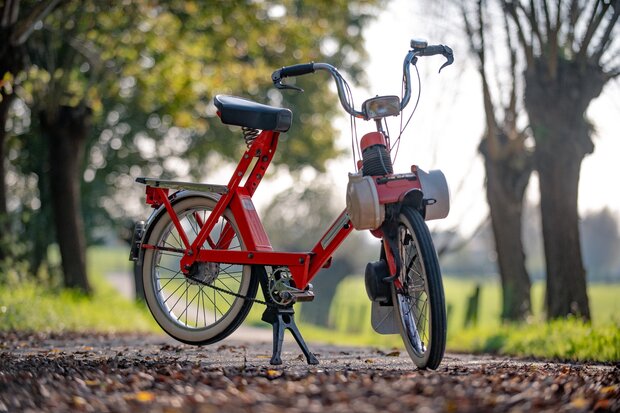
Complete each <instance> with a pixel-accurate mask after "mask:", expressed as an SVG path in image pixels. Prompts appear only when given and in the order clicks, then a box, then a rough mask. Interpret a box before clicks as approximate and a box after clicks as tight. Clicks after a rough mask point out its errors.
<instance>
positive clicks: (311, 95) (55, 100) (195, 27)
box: [10, 0, 381, 243]
mask: <svg viewBox="0 0 620 413" xmlns="http://www.w3.org/2000/svg"><path fill="white" fill-rule="evenodd" d="M380 2H381V0H357V1H345V0H338V1H327V0H321V1H293V0H288V1H284V2H276V1H260V2H254V1H247V2H246V1H232V2H231V1H227V0H211V1H209V2H206V3H205V2H199V1H165V2H164V1H153V0H139V1H134V2H120V1H116V2H112V3H109V2H96V1H92V0H90V1H84V2H65V3H62V4H61V5H60V6H59V7H58V8H57V9H56V10H55V11H54V13H52V14H51V15H50V16H49V17H48V18H47V19H46V20H45V21H44V22H43V25H42V27H40V28H38V29H37V30H36V31H35V32H34V33H33V35H32V36H31V39H30V40H29V42H28V48H27V51H28V56H29V59H30V62H31V66H30V67H29V69H28V70H27V71H25V72H23V73H21V74H19V75H18V76H16V79H17V80H15V84H14V85H13V86H15V88H14V90H15V92H16V93H17V94H18V96H19V98H20V101H21V102H25V104H26V106H27V107H28V109H29V110H27V111H25V112H24V113H21V114H16V115H15V119H14V120H13V122H12V125H14V126H15V125H21V127H19V128H16V127H14V128H12V129H13V130H11V131H10V133H14V134H17V135H19V136H20V139H19V140H20V141H22V142H15V143H14V144H13V149H14V153H15V156H13V157H12V163H13V166H12V167H13V168H15V170H17V171H19V173H20V175H21V176H23V177H24V179H26V178H25V177H28V176H35V177H38V178H39V180H38V183H39V184H38V185H34V187H33V186H32V185H31V186H30V188H29V189H30V191H32V192H34V193H35V194H36V193H37V192H39V196H38V198H39V200H40V201H41V202H40V204H41V209H46V208H47V205H49V202H48V200H47V199H46V198H45V197H46V194H45V193H44V190H43V188H44V186H45V185H47V184H46V183H45V178H44V177H45V173H46V172H45V171H46V168H47V167H46V153H47V151H46V149H45V144H44V142H41V138H40V132H41V131H40V128H39V126H38V122H37V119H36V118H37V117H38V113H40V110H41V109H42V108H46V109H47V110H48V111H52V110H53V109H54V108H55V107H58V106H59V105H70V106H75V105H86V106H88V107H90V108H91V109H92V110H93V118H92V128H93V133H92V139H91V140H90V141H89V142H88V143H87V148H86V154H85V159H84V161H85V165H84V176H83V177H84V182H85V183H86V185H83V186H82V192H83V193H82V195H83V196H82V199H83V210H84V215H85V223H86V227H87V228H89V229H90V230H91V231H90V232H91V233H90V234H89V235H90V239H91V240H92V239H95V238H98V237H100V236H101V234H100V232H101V230H102V229H105V230H107V231H109V228H110V227H111V226H113V225H114V223H117V224H118V222H119V221H120V220H121V219H122V218H125V217H127V216H131V217H132V218H134V217H137V216H138V215H140V214H141V213H142V211H140V210H138V209H137V208H136V205H133V206H132V205H128V203H127V199H128V198H130V197H135V198H136V199H138V198H139V196H140V194H139V192H137V190H136V189H135V188H136V187H135V183H134V178H135V177H137V176H145V175H147V176H153V177H164V178H182V179H185V178H192V179H204V178H205V176H206V177H207V178H208V177H209V176H210V175H211V174H214V173H216V172H217V171H218V169H219V168H221V166H222V165H223V164H225V163H226V162H228V161H230V160H231V159H235V160H236V158H237V157H238V156H239V155H240V151H241V150H242V148H243V146H244V142H243V139H241V134H240V128H238V127H228V126H226V125H223V124H222V123H221V122H220V120H219V119H218V118H217V116H216V111H215V108H214V106H213V105H212V103H211V102H212V98H213V96H214V95H215V94H217V93H229V94H236V95H241V96H246V97H249V98H251V99H255V100H257V101H259V102H263V103H268V104H274V105H281V106H285V107H289V108H291V109H292V110H293V112H294V122H293V127H292V128H291V130H290V132H289V133H288V134H287V135H284V136H283V137H282V143H281V145H280V148H279V152H278V154H277V156H276V159H275V163H276V164H281V165H282V164H286V165H288V166H289V167H290V168H291V171H296V170H299V169H300V168H301V167H302V166H310V167H312V168H315V169H317V170H319V171H321V170H323V169H324V164H325V161H326V160H327V159H330V158H333V157H334V156H336V155H338V154H339V151H338V150H337V149H336V147H335V145H334V137H335V135H336V133H335V131H334V129H333V127H332V124H331V120H332V119H333V117H334V116H335V114H336V113H337V111H338V110H339V109H338V103H337V102H338V100H337V97H336V96H335V94H334V93H333V92H332V91H331V89H330V83H331V79H330V78H329V77H328V76H326V75H325V76H323V75H316V76H307V77H306V78H304V79H300V83H303V87H304V89H305V90H306V93H304V94H298V93H295V92H286V93H280V91H278V90H275V89H274V88H273V86H272V84H271V79H270V75H271V73H272V71H273V70H274V69H276V68H279V67H281V66H284V65H289V64H295V63H301V62H309V61H327V62H330V63H332V64H334V65H336V66H337V67H339V68H341V69H343V70H344V71H345V72H347V73H348V74H349V75H350V76H351V77H352V78H353V80H358V81H359V80H362V76H361V73H362V68H363V64H364V63H365V58H366V53H365V51H364V50H363V37H362V36H363V30H362V29H363V28H364V26H365V24H366V23H367V22H368V20H369V19H370V18H371V16H372V15H373V14H375V13H374V12H375V10H376V9H375V7H376V6H377V5H378V4H379V3H380ZM24 126H25V127H24ZM289 136H290V137H291V138H290V139H288V137H289ZM35 197H36V195H35ZM26 209H27V208H26ZM43 216H45V215H43ZM35 224H37V222H35V221H33V222H32V225H35ZM37 225H38V224H37ZM37 229H39V230H40V229H41V226H38V227H37ZM98 231H99V233H98ZM35 232H36V231H35ZM44 241H45V240H41V243H43V242H44Z"/></svg>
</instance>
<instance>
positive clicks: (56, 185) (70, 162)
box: [41, 106, 90, 293]
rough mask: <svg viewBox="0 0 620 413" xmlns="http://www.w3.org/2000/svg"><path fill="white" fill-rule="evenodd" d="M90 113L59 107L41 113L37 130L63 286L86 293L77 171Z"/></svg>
mask: <svg viewBox="0 0 620 413" xmlns="http://www.w3.org/2000/svg"><path fill="white" fill-rule="evenodd" d="M89 121H90V111H89V110H88V109H87V108H85V107H82V106H80V107H68V106H61V107H59V108H58V109H57V112H56V113H55V114H49V113H43V114H42V116H41V126H42V130H43V132H44V134H45V135H47V137H48V139H49V143H50V151H49V156H50V194H51V201H52V211H53V217H54V226H55V229H56V240H57V241H58V246H59V248H60V255H61V259H62V267H63V274H64V283H65V286H66V287H69V288H77V289H80V290H82V291H84V292H86V293H88V292H90V285H89V283H88V278H87V275H86V240H85V235H84V223H83V220H82V214H81V210H80V171H81V164H82V159H83V155H84V146H85V142H86V137H87V135H88V130H89Z"/></svg>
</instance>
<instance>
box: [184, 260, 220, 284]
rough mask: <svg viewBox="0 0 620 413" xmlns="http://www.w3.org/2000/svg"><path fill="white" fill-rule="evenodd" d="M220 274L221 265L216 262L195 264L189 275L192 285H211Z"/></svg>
mask: <svg viewBox="0 0 620 413" xmlns="http://www.w3.org/2000/svg"><path fill="white" fill-rule="evenodd" d="M219 274H220V264H219V263H216V262H198V261H196V262H194V263H193V264H192V266H191V268H190V270H189V273H188V276H189V277H188V281H189V282H190V283H191V284H209V285H210V284H211V283H213V281H215V279H216V278H217V276H218V275H219Z"/></svg>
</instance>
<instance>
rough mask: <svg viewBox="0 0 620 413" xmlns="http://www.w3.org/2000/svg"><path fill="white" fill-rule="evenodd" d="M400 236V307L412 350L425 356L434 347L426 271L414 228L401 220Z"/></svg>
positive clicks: (398, 295)
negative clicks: (431, 342)
mask: <svg viewBox="0 0 620 413" xmlns="http://www.w3.org/2000/svg"><path fill="white" fill-rule="evenodd" d="M399 237H400V242H399V253H400V256H401V274H400V277H399V278H400V282H401V284H402V286H401V287H400V288H398V289H397V291H396V299H397V302H398V310H399V312H400V314H401V322H402V327H403V331H404V333H405V334H406V336H407V339H408V340H407V341H408V342H409V344H410V345H411V350H412V351H413V353H414V354H415V356H416V357H418V358H424V357H425V355H426V353H427V349H428V348H430V337H431V328H432V327H431V326H432V324H431V313H430V308H429V298H428V284H427V277H426V271H425V269H424V262H423V261H422V256H421V254H420V253H419V251H420V247H419V245H418V241H417V239H416V237H415V236H414V235H413V234H412V231H411V229H410V228H408V227H407V226H405V225H402V224H401V225H400V226H399Z"/></svg>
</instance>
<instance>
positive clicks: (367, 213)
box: [347, 172, 385, 230]
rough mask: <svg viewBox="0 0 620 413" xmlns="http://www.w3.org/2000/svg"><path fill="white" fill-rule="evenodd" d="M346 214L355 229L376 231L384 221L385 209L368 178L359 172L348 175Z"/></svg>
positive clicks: (373, 184)
mask: <svg viewBox="0 0 620 413" xmlns="http://www.w3.org/2000/svg"><path fill="white" fill-rule="evenodd" d="M347 212H348V213H349V217H350V219H351V223H352V224H353V226H354V227H355V229H359V230H361V229H376V228H378V227H379V226H380V225H381V223H383V221H384V220H385V207H384V206H383V205H381V204H379V194H378V193H377V188H376V187H375V183H374V182H373V180H372V177H370V176H362V173H361V172H358V173H354V174H352V173H350V174H349V184H348V185H347Z"/></svg>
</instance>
